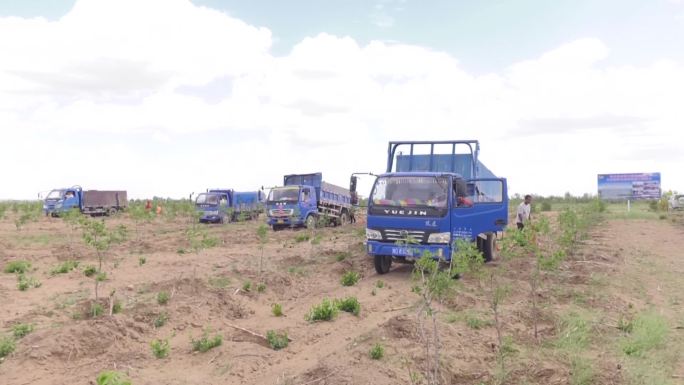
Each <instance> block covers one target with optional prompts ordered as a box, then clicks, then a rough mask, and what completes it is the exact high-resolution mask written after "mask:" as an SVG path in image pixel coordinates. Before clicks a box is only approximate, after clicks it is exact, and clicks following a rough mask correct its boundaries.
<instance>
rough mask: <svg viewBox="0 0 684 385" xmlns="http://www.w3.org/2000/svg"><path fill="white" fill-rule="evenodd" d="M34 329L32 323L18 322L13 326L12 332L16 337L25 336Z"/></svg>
mask: <svg viewBox="0 0 684 385" xmlns="http://www.w3.org/2000/svg"><path fill="white" fill-rule="evenodd" d="M32 331H33V325H31V324H16V325H14V326H12V333H13V334H14V337H15V338H23V337H25V336H26V335H28V334H29V333H31V332H32Z"/></svg>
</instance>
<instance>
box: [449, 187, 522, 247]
mask: <svg viewBox="0 0 684 385" xmlns="http://www.w3.org/2000/svg"><path fill="white" fill-rule="evenodd" d="M452 192H453V194H452V206H451V232H452V234H451V236H452V240H453V239H456V238H466V239H470V240H475V239H476V237H477V236H478V234H483V233H489V232H498V231H503V230H504V228H505V227H506V224H507V223H508V191H507V188H506V179H496V178H487V179H472V180H468V181H465V180H463V179H456V178H455V179H454V180H453V189H452Z"/></svg>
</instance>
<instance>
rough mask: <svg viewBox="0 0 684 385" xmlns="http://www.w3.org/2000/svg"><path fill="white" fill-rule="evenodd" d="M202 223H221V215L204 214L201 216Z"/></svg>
mask: <svg viewBox="0 0 684 385" xmlns="http://www.w3.org/2000/svg"><path fill="white" fill-rule="evenodd" d="M199 221H200V223H219V222H221V216H220V215H203V216H201V217H200V220H199Z"/></svg>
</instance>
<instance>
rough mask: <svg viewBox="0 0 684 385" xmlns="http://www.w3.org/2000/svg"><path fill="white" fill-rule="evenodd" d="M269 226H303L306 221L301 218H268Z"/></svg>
mask: <svg viewBox="0 0 684 385" xmlns="http://www.w3.org/2000/svg"><path fill="white" fill-rule="evenodd" d="M268 224H269V225H271V226H273V225H275V226H302V225H304V219H302V218H299V217H268Z"/></svg>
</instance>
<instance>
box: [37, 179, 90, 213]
mask: <svg viewBox="0 0 684 385" xmlns="http://www.w3.org/2000/svg"><path fill="white" fill-rule="evenodd" d="M82 200H83V189H82V188H81V187H79V186H74V187H69V188H59V189H54V190H52V191H50V193H49V194H48V195H47V196H46V197H45V201H44V202H43V212H44V213H45V215H46V216H48V215H49V216H53V217H56V216H59V214H60V213H63V212H66V211H69V210H71V209H74V208H75V209H81V203H82Z"/></svg>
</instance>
